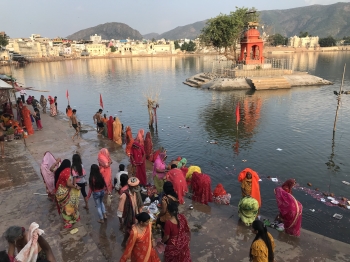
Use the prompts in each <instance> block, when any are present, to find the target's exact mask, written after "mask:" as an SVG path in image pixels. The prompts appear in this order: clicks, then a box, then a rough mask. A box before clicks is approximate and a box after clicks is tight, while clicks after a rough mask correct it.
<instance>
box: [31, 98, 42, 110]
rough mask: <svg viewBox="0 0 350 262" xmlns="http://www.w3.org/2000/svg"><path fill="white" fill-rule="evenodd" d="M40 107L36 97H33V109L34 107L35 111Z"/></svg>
mask: <svg viewBox="0 0 350 262" xmlns="http://www.w3.org/2000/svg"><path fill="white" fill-rule="evenodd" d="M39 105H40V104H39V101H38V100H36V99H35V97H34V96H32V107H33V109H35V108H38V107H39Z"/></svg>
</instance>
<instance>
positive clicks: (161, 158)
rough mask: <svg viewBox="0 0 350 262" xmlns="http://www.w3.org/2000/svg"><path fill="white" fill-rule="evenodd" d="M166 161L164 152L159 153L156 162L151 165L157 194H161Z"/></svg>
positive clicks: (166, 170)
mask: <svg viewBox="0 0 350 262" xmlns="http://www.w3.org/2000/svg"><path fill="white" fill-rule="evenodd" d="M166 159H167V155H166V151H165V152H161V153H159V155H158V156H157V159H156V161H154V164H153V180H154V185H155V186H156V188H157V191H158V194H161V193H162V192H163V185H164V178H165V175H166V173H167V172H168V169H167V168H166V164H165V160H166Z"/></svg>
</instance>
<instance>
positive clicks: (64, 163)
mask: <svg viewBox="0 0 350 262" xmlns="http://www.w3.org/2000/svg"><path fill="white" fill-rule="evenodd" d="M70 166H71V165H70V160H69V159H65V160H63V161H62V163H61V165H60V166H59V167H58V168H57V169H56V171H55V185H56V184H57V181H58V178H59V177H60V174H61V172H62V171H63V170H64V169H66V168H70Z"/></svg>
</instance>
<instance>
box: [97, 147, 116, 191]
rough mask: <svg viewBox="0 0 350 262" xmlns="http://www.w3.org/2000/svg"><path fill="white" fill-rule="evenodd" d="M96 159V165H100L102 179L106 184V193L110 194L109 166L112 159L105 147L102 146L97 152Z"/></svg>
mask: <svg viewBox="0 0 350 262" xmlns="http://www.w3.org/2000/svg"><path fill="white" fill-rule="evenodd" d="M97 160H98V165H99V166H100V172H101V175H102V176H103V179H104V180H105V183H106V185H107V191H108V194H109V195H110V194H111V193H112V190H113V186H112V168H111V164H112V160H111V157H110V155H109V152H108V149H107V148H102V149H101V150H100V152H99V153H98V158H97Z"/></svg>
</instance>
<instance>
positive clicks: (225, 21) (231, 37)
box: [199, 7, 259, 60]
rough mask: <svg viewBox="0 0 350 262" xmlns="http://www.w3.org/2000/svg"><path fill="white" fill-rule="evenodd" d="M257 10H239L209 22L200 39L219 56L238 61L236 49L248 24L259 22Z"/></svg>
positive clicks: (221, 15)
mask: <svg viewBox="0 0 350 262" xmlns="http://www.w3.org/2000/svg"><path fill="white" fill-rule="evenodd" d="M258 20H259V15H258V14H257V13H256V11H255V9H254V8H253V9H252V10H249V9H248V8H244V7H243V8H238V7H236V10H235V11H234V12H230V14H229V15H225V14H220V15H218V16H217V17H214V18H211V19H209V20H208V21H207V23H206V26H205V27H204V28H203V29H202V30H201V35H200V36H199V39H200V41H201V43H202V44H204V45H206V46H213V47H214V48H216V49H217V51H218V52H219V54H222V55H224V56H225V57H226V58H227V59H229V60H236V49H237V47H236V46H237V44H238V41H239V40H240V39H241V36H242V33H243V31H244V28H245V27H246V26H247V24H248V22H258Z"/></svg>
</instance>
